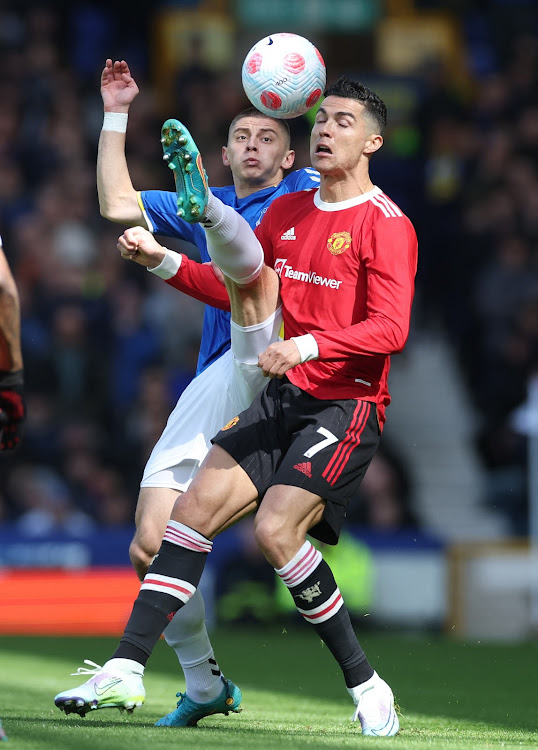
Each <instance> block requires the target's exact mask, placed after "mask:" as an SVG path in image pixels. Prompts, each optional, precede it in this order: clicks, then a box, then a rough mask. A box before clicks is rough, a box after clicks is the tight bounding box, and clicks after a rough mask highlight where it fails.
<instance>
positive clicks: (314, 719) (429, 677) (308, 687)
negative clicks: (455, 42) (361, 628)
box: [0, 626, 538, 750]
mask: <svg viewBox="0 0 538 750" xmlns="http://www.w3.org/2000/svg"><path fill="white" fill-rule="evenodd" d="M361 641H362V644H363V646H364V648H365V650H366V653H367V654H368V657H369V659H370V661H371V662H372V664H373V665H374V666H375V667H376V668H377V669H378V671H379V672H380V674H381V675H382V676H383V677H384V678H385V679H386V680H387V681H388V682H389V683H390V684H391V685H392V687H393V689H394V692H395V695H396V700H397V703H398V704H399V706H400V709H401V715H400V720H401V732H400V734H399V735H398V736H397V737H394V738H386V739H384V738H370V737H362V736H361V735H360V733H359V731H358V729H359V727H358V726H357V725H354V724H351V722H350V721H349V718H350V716H351V714H352V710H353V707H352V704H351V700H350V699H349V697H348V695H347V693H346V691H345V687H344V683H343V680H342V677H341V675H340V674H339V670H338V669H337V668H336V667H335V664H334V661H333V659H332V657H331V656H330V654H329V653H328V651H327V649H326V648H325V647H324V646H323V645H322V644H321V642H319V641H318V640H317V639H316V637H315V636H314V635H313V633H312V632H310V631H309V630H308V628H306V627H305V628H301V627H300V626H298V627H297V629H295V628H294V629H293V630H288V631H285V630H284V631H281V630H276V629H272V630H265V629H259V630H255V629H252V630H242V629H235V628H230V629H229V630H228V631H226V632H224V631H218V632H216V633H215V634H214V635H213V642H214V645H215V651H216V654H217V657H218V658H219V661H220V665H221V667H222V669H223V671H224V672H225V673H226V674H227V676H229V677H231V678H232V679H233V680H234V681H235V682H237V684H238V685H239V686H240V687H241V689H242V691H243V711H242V712H241V713H240V714H230V716H228V717H225V716H220V715H219V716H214V717H207V718H206V719H204V720H203V721H202V722H201V723H200V725H199V726H198V727H197V728H193V729H164V728H154V727H153V723H154V722H155V721H156V720H157V719H158V718H159V717H161V716H162V715H164V714H165V713H167V712H168V711H169V710H171V709H172V708H173V707H174V703H175V693H176V692H177V691H178V690H182V689H184V682H183V679H182V677H181V676H180V675H181V673H180V672H179V671H178V669H179V668H178V666H177V663H176V657H175V655H174V654H173V652H172V651H171V650H170V649H169V648H168V647H167V646H166V645H165V644H164V642H160V643H159V644H158V645H157V648H156V649H155V653H154V654H153V656H152V658H151V659H150V661H149V663H148V667H147V669H146V679H145V684H146V690H147V697H146V704H145V705H144V706H143V708H141V709H140V710H137V711H135V712H134V714H132V715H128V714H127V713H123V714H122V713H120V712H119V711H117V710H116V709H108V710H103V711H95V712H92V713H91V714H88V716H87V717H86V718H85V719H81V718H80V717H78V716H76V715H70V716H65V715H64V714H63V713H61V712H60V711H59V710H58V709H57V708H56V707H55V706H54V703H53V698H54V695H55V694H56V693H57V692H59V691H60V690H64V689H66V688H67V687H69V686H70V685H76V684H79V683H78V682H77V680H78V678H76V677H70V673H71V672H74V671H75V670H76V668H77V667H78V666H83V660H84V659H85V658H87V659H92V660H93V661H95V662H97V663H98V664H100V663H101V664H102V663H103V662H104V661H105V660H106V659H107V658H108V656H109V655H110V654H111V652H112V651H113V648H114V646H115V644H116V640H115V639H109V638H93V639H92V638H22V637H1V638H0V717H1V718H2V722H3V725H4V728H5V730H6V733H7V735H8V738H9V740H8V742H7V743H5V745H2V747H5V748H6V750H9V749H10V748H12V750H15V749H16V750H90V748H91V750H95V748H98V749H102V750H120V749H121V750H124V749H125V748H127V749H128V750H165V749H166V750H169V749H170V748H181V750H183V748H196V749H197V750H212V749H213V748H215V750H216V749H217V748H219V749H220V748H224V750H226V748H234V750H250V749H251V748H252V749H254V748H256V749H259V750H273V749H274V750H277V749H278V750H286V749H287V748H319V749H320V750H329V748H335V749H336V748H356V747H359V746H360V747H364V748H368V747H373V745H379V744H381V745H384V744H386V743H390V744H394V745H395V747H397V748H398V750H403V749H404V748H405V749H407V748H410V749H412V748H425V750H426V749H427V750H432V749H433V748H445V749H446V750H448V749H450V750H459V749H460V748H461V749H462V750H463V749H465V750H467V749H468V748H496V747H498V748H503V749H505V750H506V749H509V748H516V747H518V748H520V747H532V748H538V701H537V696H536V671H537V670H536V665H537V664H538V644H537V643H529V644H518V645H498V644H481V643H476V642H475V643H457V642H451V641H447V640H445V639H444V638H442V637H439V636H426V637H419V636H412V635H395V634H386V635H383V634H382V635H374V634H373V633H371V632H368V633H367V634H362V637H361ZM82 681H83V678H82V679H81V680H80V682H82Z"/></svg>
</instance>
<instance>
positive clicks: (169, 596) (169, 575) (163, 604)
mask: <svg viewBox="0 0 538 750" xmlns="http://www.w3.org/2000/svg"><path fill="white" fill-rule="evenodd" d="M176 526H177V524H176ZM181 526H182V525H181ZM182 528H183V529H187V528H188V527H186V526H182ZM188 531H189V532H191V533H193V532H192V530H190V529H189V530H188ZM194 533H195V534H197V532H194ZM199 536H201V535H199ZM165 539H166V534H165ZM206 542H207V540H206ZM208 544H209V545H210V544H211V543H210V542H209V543H208ZM206 560H207V551H201V550H200V549H192V548H191V547H189V548H187V547H184V546H182V544H180V543H178V542H169V541H163V543H162V546H161V549H160V550H159V554H158V555H157V556H156V557H155V559H154V560H153V562H152V564H151V566H150V568H149V570H148V572H147V574H146V576H145V578H144V580H143V581H142V586H141V588H140V592H139V594H138V597H137V599H136V601H135V603H134V605H133V610H132V612H131V616H130V618H129V621H128V622H127V625H126V627H125V631H124V634H123V637H122V638H121V641H120V643H119V645H118V648H117V649H116V651H115V652H114V655H113V658H122V659H134V661H137V662H139V663H140V664H142V665H145V664H146V662H147V660H148V658H149V656H150V654H151V652H152V651H153V648H154V647H155V644H156V643H157V641H158V640H159V638H160V636H161V634H162V632H163V630H164V629H165V628H166V626H167V625H168V623H169V622H170V620H171V619H172V618H173V616H174V615H175V613H176V612H177V611H178V609H180V608H181V607H183V606H184V605H185V604H186V603H187V602H188V601H189V599H190V597H191V596H192V595H193V594H194V592H195V591H196V587H197V586H198V583H199V581H200V578H201V576H202V573H203V570H204V567H205V563H206ZM169 591H170V592H172V593H168V592H169Z"/></svg>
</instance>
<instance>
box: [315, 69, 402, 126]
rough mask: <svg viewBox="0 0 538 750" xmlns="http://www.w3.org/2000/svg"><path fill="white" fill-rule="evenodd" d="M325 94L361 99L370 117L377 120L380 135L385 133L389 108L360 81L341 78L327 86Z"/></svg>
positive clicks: (346, 77)
mask: <svg viewBox="0 0 538 750" xmlns="http://www.w3.org/2000/svg"><path fill="white" fill-rule="evenodd" d="M324 96H341V97H342V98H344V99H356V100H357V101H359V102H360V103H361V104H362V105H363V107H364V109H365V110H366V112H367V113H368V114H369V115H370V117H371V118H372V119H373V120H374V121H375V123H376V125H377V127H378V129H379V131H378V132H379V135H383V131H384V130H385V125H386V124H387V108H386V106H385V103H384V102H383V101H382V100H381V99H380V98H379V96H378V95H377V94H376V93H375V92H374V91H372V90H371V89H369V88H368V87H367V86H365V85H364V84H362V83H359V82H358V81H354V80H353V79H352V78H348V76H340V78H339V79H338V80H337V81H336V82H335V83H332V84H331V85H330V86H327V88H326V89H325V92H324Z"/></svg>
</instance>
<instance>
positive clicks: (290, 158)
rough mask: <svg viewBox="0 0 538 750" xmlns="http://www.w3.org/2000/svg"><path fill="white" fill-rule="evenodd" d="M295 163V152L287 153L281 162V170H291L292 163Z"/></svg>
mask: <svg viewBox="0 0 538 750" xmlns="http://www.w3.org/2000/svg"><path fill="white" fill-rule="evenodd" d="M294 161H295V151H291V150H290V151H288V153H287V154H286V156H285V157H284V160H283V161H282V165H281V166H282V169H291V167H293V162H294Z"/></svg>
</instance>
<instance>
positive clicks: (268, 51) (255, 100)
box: [242, 33, 326, 119]
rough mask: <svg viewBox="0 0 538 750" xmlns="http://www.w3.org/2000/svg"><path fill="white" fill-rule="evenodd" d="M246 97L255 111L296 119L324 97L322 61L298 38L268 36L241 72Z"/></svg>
mask: <svg viewBox="0 0 538 750" xmlns="http://www.w3.org/2000/svg"><path fill="white" fill-rule="evenodd" d="M242 80H243V88H244V90H245V94H246V95H247V97H248V98H249V100H250V102H251V103H252V105H253V106H254V107H256V109H259V110H260V112H263V113H264V114H266V115H269V116H271V117H278V118H282V119H289V118H291V117H299V115H304V113H305V112H308V110H309V109H310V108H311V107H313V106H314V104H316V102H317V101H318V99H319V98H320V97H321V95H322V94H323V91H324V89H325V81H326V69H325V63H324V62H323V58H322V56H321V55H320V53H319V52H318V50H317V49H316V47H314V45H313V44H312V42H310V41H308V39H305V38H304V37H302V36H299V35H298V34H286V33H281V34H271V35H270V36H266V37H265V38H264V39H261V40H260V41H259V42H257V43H256V44H255V45H254V47H252V49H251V50H250V52H249V53H248V54H247V56H246V57H245V61H244V63H243V69H242Z"/></svg>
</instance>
